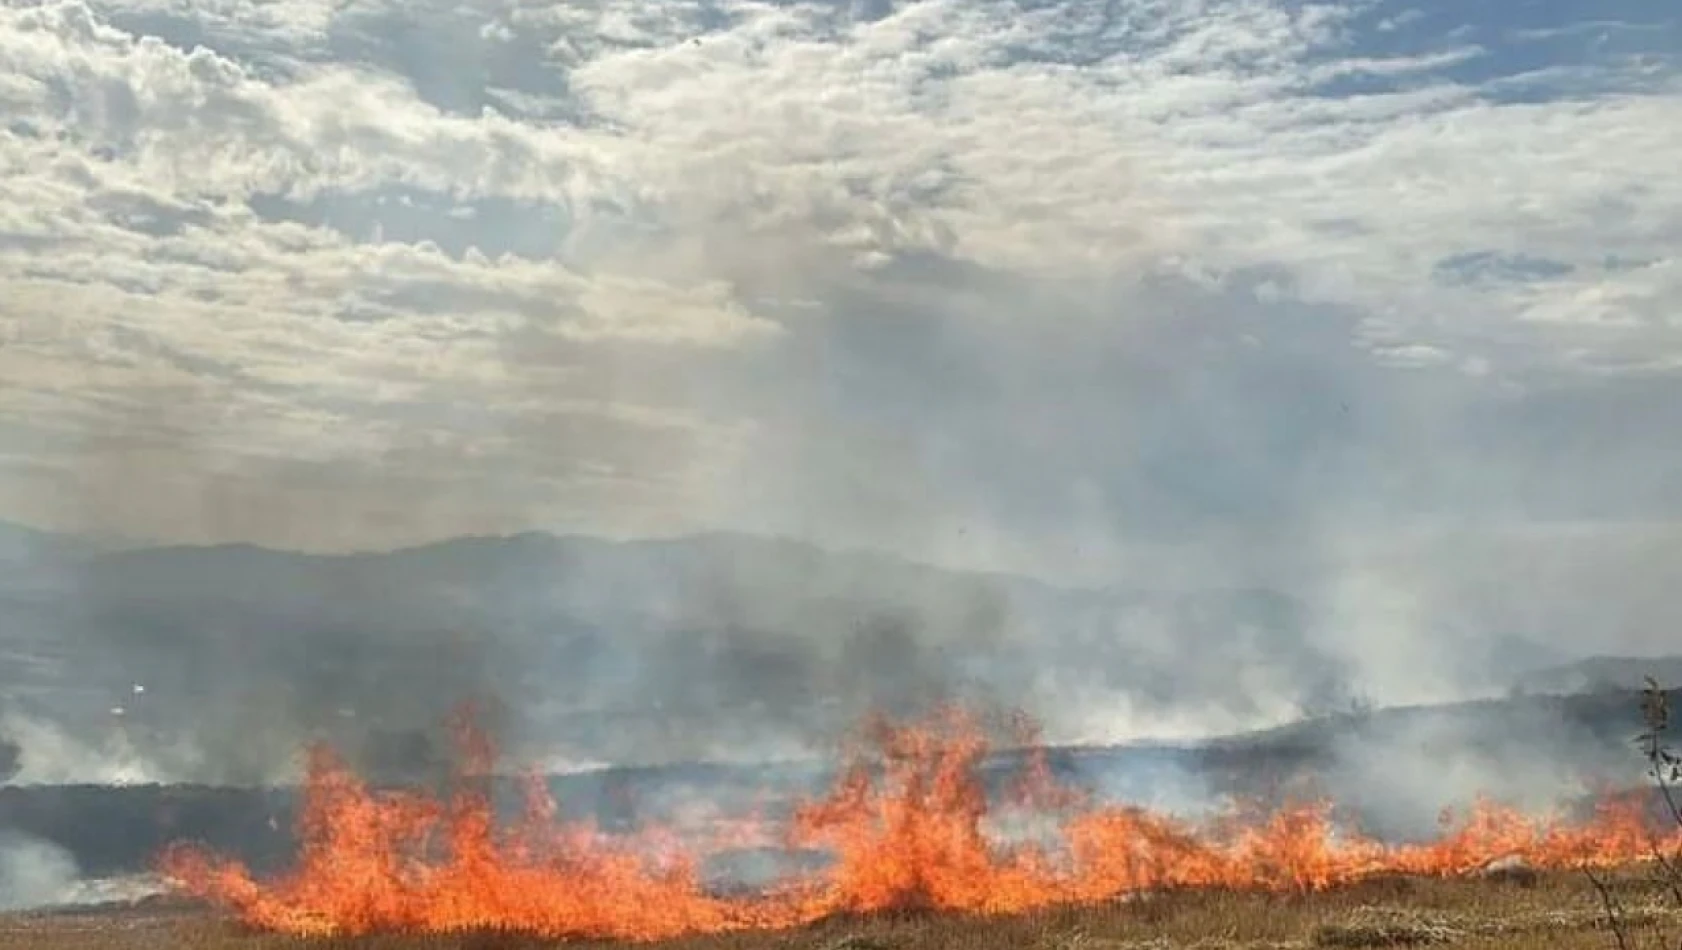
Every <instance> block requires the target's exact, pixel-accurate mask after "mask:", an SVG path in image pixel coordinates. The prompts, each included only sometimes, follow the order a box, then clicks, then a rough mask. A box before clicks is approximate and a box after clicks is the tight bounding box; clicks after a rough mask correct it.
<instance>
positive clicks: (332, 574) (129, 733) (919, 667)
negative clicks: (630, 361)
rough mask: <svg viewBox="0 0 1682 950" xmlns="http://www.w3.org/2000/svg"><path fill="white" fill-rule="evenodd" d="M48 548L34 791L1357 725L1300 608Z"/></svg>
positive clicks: (936, 578)
mask: <svg viewBox="0 0 1682 950" xmlns="http://www.w3.org/2000/svg"><path fill="white" fill-rule="evenodd" d="M55 543H56V542H54V541H53V539H51V538H38V537H34V536H31V537H30V539H29V540H28V541H27V542H25V547H27V550H28V551H31V552H39V551H45V550H49V549H52V550H53V552H54V553H52V554H51V555H50V556H47V555H44V554H42V555H39V556H36V555H30V556H31V557H33V563H34V567H35V568H36V580H35V581H32V582H31V583H27V584H26V583H15V582H14V580H15V577H8V576H0V649H3V650H4V651H5V652H4V654H3V656H0V659H4V661H5V662H3V663H0V696H4V697H6V699H7V700H9V703H6V704H5V705H8V706H9V707H10V708H11V709H12V710H13V713H14V718H16V717H17V716H25V717H26V718H29V719H30V720H31V721H34V720H43V719H44V720H50V721H51V722H53V723H55V727H54V728H55V730H57V731H55V732H53V733H52V734H51V735H46V734H42V733H40V731H39V730H37V733H36V734H35V735H34V736H33V737H29V736H22V735H19V734H18V730H17V729H13V730H12V734H13V738H14V739H17V740H18V741H20V742H22V744H23V746H24V754H23V767H24V771H25V774H26V775H33V776H37V777H39V776H43V775H45V776H48V777H71V776H73V775H80V776H82V777H97V776H98V775H101V774H106V773H108V772H110V771H111V770H112V769H113V768H114V767H113V766H112V765H111V762H113V761H116V760H123V761H126V762H127V763H128V765H125V766H124V768H125V769H128V771H129V772H134V771H135V770H138V771H139V772H140V773H141V774H144V775H147V776H159V777H169V778H200V779H204V780H207V781H217V782H222V781H262V780H264V778H265V777H268V776H272V775H273V774H275V772H276V770H277V769H279V768H282V767H284V766H285V765H286V763H287V762H288V761H289V760H290V757H291V755H292V754H293V752H294V750H295V748H296V746H297V745H298V743H299V742H300V741H301V740H302V739H303V738H306V737H311V736H320V737H326V738H329V739H332V740H333V741H335V742H338V743H339V744H341V745H343V746H345V747H347V748H349V749H350V750H351V751H352V754H353V755H354V756H355V757H358V758H359V759H360V760H363V761H366V762H370V763H375V764H379V765H381V766H382V767H390V768H393V769H396V770H398V771H403V770H405V769H408V768H412V767H421V768H430V767H432V765H434V764H435V763H436V761H437V759H438V757H439V754H440V753H439V752H438V750H437V748H436V745H437V742H436V729H435V727H436V724H437V723H438V722H439V721H440V720H442V719H443V718H444V717H445V716H446V715H447V714H448V712H449V711H450V708H451V707H452V706H453V704H455V703H457V702H458V701H460V700H461V699H462V698H464V697H472V698H475V699H477V700H478V701H479V703H480V707H481V714H482V715H485V716H488V717H491V718H492V719H495V720H496V722H495V723H494V724H495V725H497V726H499V727H501V733H502V735H503V738H504V739H505V740H506V741H507V742H508V743H509V744H510V745H511V746H512V747H513V748H514V749H515V751H516V752H521V751H528V752H529V751H532V750H534V749H538V747H540V746H541V747H542V748H541V754H543V755H552V756H556V757H560V758H563V759H568V760H573V761H598V760H604V759H606V760H612V761H622V762H623V761H629V762H661V761H673V760H678V759H690V758H722V759H737V758H744V757H745V758H760V757H764V756H765V755H767V754H779V753H780V752H782V751H787V750H789V749H791V748H803V747H808V746H809V744H810V743H811V742H812V741H828V740H830V739H833V738H834V737H835V736H836V735H837V734H838V732H839V731H840V730H841V729H842V728H844V727H845V726H846V725H848V724H850V723H851V722H852V721H853V720H854V719H855V718H856V717H857V716H858V715H859V714H861V713H862V712H864V711H865V710H866V709H873V708H885V709H889V710H893V709H898V708H904V707H906V706H908V705H919V704H926V703H927V702H929V701H930V700H932V699H937V698H942V697H945V698H952V699H970V700H977V701H982V702H987V701H993V700H996V699H998V698H1000V697H1005V698H1008V699H1009V700H1010V701H1012V702H1018V703H1022V704H1024V705H1025V706H1027V707H1028V708H1030V709H1033V710H1034V711H1035V712H1036V713H1038V714H1042V715H1044V717H1045V718H1046V719H1047V720H1048V726H1051V727H1053V728H1055V727H1057V726H1060V725H1068V723H1059V722H1058V721H1057V717H1058V716H1060V715H1065V714H1067V715H1070V716H1075V715H1076V714H1080V715H1085V711H1084V707H1085V706H1087V705H1089V704H1091V703H1093V702H1098V701H1103V700H1105V699H1107V698H1108V697H1114V696H1125V697H1126V698H1127V700H1128V702H1129V704H1130V706H1131V708H1132V709H1133V710H1134V715H1135V716H1136V717H1137V718H1138V719H1139V720H1140V721H1141V722H1144V723H1146V724H1148V723H1149V722H1150V721H1151V717H1152V716H1157V715H1161V716H1167V715H1168V714H1173V715H1174V716H1177V717H1179V718H1181V719H1183V718H1185V716H1186V715H1188V714H1190V713H1188V711H1191V712H1192V713H1195V714H1196V715H1208V716H1210V717H1212V719H1213V720H1224V721H1243V720H1245V719H1246V718H1254V716H1255V715H1256V714H1257V712H1258V709H1259V707H1258V706H1257V705H1256V704H1257V702H1258V696H1259V695H1260V694H1262V693H1265V694H1267V698H1270V699H1277V698H1279V697H1283V698H1284V699H1285V701H1287V702H1296V703H1299V704H1300V705H1302V706H1303V707H1305V708H1321V707H1324V708H1337V707H1338V706H1339V705H1340V704H1342V703H1343V702H1344V699H1345V697H1344V695H1343V692H1342V690H1343V689H1344V684H1345V683H1346V682H1347V679H1348V677H1347V671H1345V670H1344V669H1343V668H1342V667H1341V666H1340V664H1339V662H1338V661H1337V660H1336V659H1335V658H1334V657H1332V656H1329V655H1327V654H1326V653H1324V652H1323V651H1321V650H1319V649H1318V648H1316V647H1315V646H1313V645H1312V642H1311V637H1310V635H1309V618H1308V617H1307V616H1306V612H1305V610H1304V608H1303V606H1302V605H1301V604H1300V603H1298V602H1297V601H1295V600H1293V599H1292V598H1291V597H1289V596H1287V595H1284V594H1281V593H1279V592H1276V591H1269V590H1262V589H1234V590H1208V591H1198V592H1192V593H1183V592H1161V591H1150V590H1126V589H1112V590H1072V589H1064V588H1059V587H1055V586H1052V585H1048V584H1044V583H1041V582H1038V581H1034V580H1031V579H1028V578H1023V577H1016V576H1009V575H997V574H968V573H962V572H955V571H947V570H941V569H937V568H933V567H928V566H924V565H919V564H914V563H911V562H908V561H904V560H900V559H897V558H893V557H887V556H882V555H875V554H859V553H838V552H831V551H826V550H824V549H822V548H818V547H815V546H812V545H808V544H803V543H798V542H792V541H785V540H776V539H766V538H757V537H750V536H743V535H733V534H722V533H720V534H708V535H701V536H696V537H690V538H682V539H674V540H648V541H633V542H614V541H605V540H600V539H595V538H583V537H564V536H555V535H548V534H539V533H529V534H521V535H514V536H509V537H496V538H462V539H456V540H450V541H444V542H441V543H437V544H431V545H425V546H421V547H416V548H411V549H406V550H401V551H395V552H389V553H366V554H348V555H335V556H322V555H310V554H299V553H291V552H282V551H274V550H268V549H264V548H260V547H253V546H249V545H221V546H209V547H192V546H182V547H155V548H136V549H128V550H121V551H114V552H113V551H102V550H98V549H95V548H91V547H87V546H79V545H77V544H75V543H74V542H65V543H64V545H63V546H62V548H61V549H59V548H53V547H52V546H53V545H54V544H55ZM16 576H22V575H21V574H20V575H16ZM48 581H50V583H48ZM1215 648H1218V651H1219V653H1220V655H1221V657H1222V663H1223V664H1236V665H1238V666H1239V667H1241V668H1242V669H1243V670H1244V672H1245V677H1246V680H1247V682H1248V683H1250V684H1251V686H1252V688H1249V689H1245V690H1234V689H1232V688H1231V682H1230V678H1229V677H1228V675H1227V672H1226V669H1225V668H1224V667H1223V666H1222V665H1221V664H1211V663H1209V662H1208V660H1209V658H1210V656H1211V655H1212V651H1214V650H1215ZM0 712H4V710H0ZM1077 724H1078V723H1077ZM4 728H5V726H4V722H3V721H0V730H3V729H4ZM429 736H430V737H431V738H428V737H429ZM113 749H115V750H116V751H115V752H113V751H112V750H113ZM393 760H395V761H393ZM102 769H103V770H105V772H101V770H102Z"/></svg>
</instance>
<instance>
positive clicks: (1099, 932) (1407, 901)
mask: <svg viewBox="0 0 1682 950" xmlns="http://www.w3.org/2000/svg"><path fill="white" fill-rule="evenodd" d="M1608 887H1609V891H1610V893H1611V895H1612V898H1613V899H1614V900H1615V901H1616V902H1617V903H1618V904H1620V905H1621V906H1622V908H1623V912H1624V915H1625V917H1626V919H1627V920H1628V922H1629V924H1630V931H1631V932H1630V934H1629V937H1630V939H1631V946H1632V947H1639V946H1651V945H1653V939H1654V938H1655V937H1658V936H1660V935H1662V934H1668V935H1669V939H1668V940H1666V941H1664V943H1665V944H1666V945H1669V946H1675V945H1676V944H1677V942H1678V940H1679V939H1682V906H1678V905H1677V903H1676V901H1675V900H1674V898H1673V897H1672V896H1671V895H1670V894H1669V892H1668V891H1666V890H1665V889H1664V888H1662V887H1660V886H1658V885H1656V884H1655V883H1653V882H1652V881H1651V880H1650V878H1649V876H1648V875H1646V874H1644V873H1639V872H1628V873H1623V874H1618V875H1614V876H1613V877H1612V879H1611V880H1610V882H1609V884H1608ZM1605 919H1606V918H1605V913H1604V910H1603V906H1602V903H1601V899H1600V897H1599V895H1598V894H1597V892H1596V891H1595V889H1594V887H1593V885H1592V884H1591V883H1590V882H1589V880H1588V879H1587V878H1586V877H1584V876H1582V875H1580V874H1555V875H1545V876H1542V877H1540V878H1538V879H1535V880H1482V879H1479V880H1422V879H1412V878H1392V879H1386V880H1378V881H1369V882H1366V883H1363V884H1361V885H1359V886H1356V887H1351V888H1347V889H1343V890H1339V891H1336V892H1333V893H1326V894H1316V895H1309V896H1300V897H1282V896H1271V895H1261V894H1223V893H1207V892H1205V893H1185V894H1172V895H1162V896H1156V897H1152V898H1147V899H1141V900H1136V901H1131V902H1126V903H1116V904H1112V905H1108V906H1102V907H1079V908H1067V909H1061V910H1056V911H1048V912H1043V913H1035V914H1028V915H1023V916H1015V917H996V918H973V917H957V916H952V915H919V914H907V915H901V916H897V917H891V918H886V917H883V918H871V919H847V920H842V919H836V920H828V921H824V922H822V923H820V924H816V925H813V926H810V927H805V928H800V929H797V930H791V931H780V932H769V933H741V934H728V935H721V936H703V937H693V938H687V939H682V940H675V941H668V942H665V943H661V944H654V945H651V946H652V947H654V948H657V950H960V948H961V950H1007V948H1008V950H1135V948H1136V950H1170V948H1181V947H1185V948H1203V950H1264V948H1267V950H1275V948H1276V950H1285V948H1294V947H1303V948H1313V947H1394V946H1437V947H1444V948H1468V950H1471V948H1476V950H1578V948H1581V950H1591V948H1592V950H1616V947H1617V941H1616V938H1615V935H1614V934H1613V933H1612V932H1611V931H1610V930H1609V929H1608V928H1607V927H1606V925H1605ZM555 945H557V942H556V941H543V940H536V939H531V938H525V937H519V936H507V935H498V934H469V935H451V936H383V937H369V938H360V939H351V938H344V939H325V940H298V939H291V938H285V937H279V936H274V935H263V934H252V933H248V932H246V931H244V930H243V929H242V928H240V927H239V926H237V925H235V924H233V923H231V922H229V921H226V920H222V919H219V918H218V917H216V916H215V915H213V914H211V913H209V912H207V911H205V910H203V909H199V908H192V907H185V906H173V905H170V904H168V903H153V904H150V905H144V906H136V907H129V908H121V909H117V908H104V909H99V910H87V911H81V912H77V913H36V914H21V915H10V916H6V917H0V950H71V948H75V950H154V948H155V950H164V948H168V950H176V948H180V950H279V948H288V950H294V948H295V950H306V948H307V950H351V948H356V950H457V948H459V950H533V948H538V947H546V946H555ZM569 946H571V947H576V948H581V950H582V948H595V947H607V946H611V945H610V944H598V943H590V942H579V943H573V944H570V945H569Z"/></svg>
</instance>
